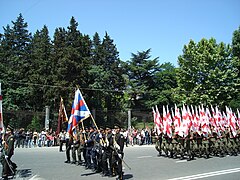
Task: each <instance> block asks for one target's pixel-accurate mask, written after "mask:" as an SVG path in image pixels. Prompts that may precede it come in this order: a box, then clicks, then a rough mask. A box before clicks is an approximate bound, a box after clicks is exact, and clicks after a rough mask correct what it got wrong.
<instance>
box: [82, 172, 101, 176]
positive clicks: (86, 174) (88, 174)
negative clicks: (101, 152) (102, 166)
mask: <svg viewBox="0 0 240 180" xmlns="http://www.w3.org/2000/svg"><path fill="white" fill-rule="evenodd" d="M93 174H97V173H95V172H91V173H85V174H81V176H90V175H93Z"/></svg>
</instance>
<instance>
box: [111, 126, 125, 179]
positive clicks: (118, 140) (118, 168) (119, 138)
mask: <svg viewBox="0 0 240 180" xmlns="http://www.w3.org/2000/svg"><path fill="white" fill-rule="evenodd" d="M114 128H115V132H116V134H115V135H114V144H113V145H114V159H115V172H116V173H117V174H118V179H119V180H122V179H123V171H122V160H123V155H124V153H123V149H124V136H123V134H122V133H121V132H120V130H121V129H120V127H119V126H115V127H114Z"/></svg>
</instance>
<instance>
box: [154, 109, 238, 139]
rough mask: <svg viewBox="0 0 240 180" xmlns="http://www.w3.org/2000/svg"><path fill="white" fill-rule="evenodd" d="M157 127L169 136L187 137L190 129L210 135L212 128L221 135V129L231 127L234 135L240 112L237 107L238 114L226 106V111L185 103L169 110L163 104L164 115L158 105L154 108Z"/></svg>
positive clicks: (158, 131) (159, 131)
mask: <svg viewBox="0 0 240 180" xmlns="http://www.w3.org/2000/svg"><path fill="white" fill-rule="evenodd" d="M152 110H153V117H154V118H153V119H154V124H155V128H156V131H157V133H158V134H160V133H164V134H167V136H168V137H172V136H173V130H174V133H175V134H178V135H179V136H181V137H186V136H187V135H188V134H189V131H193V132H197V133H198V134H199V135H204V136H208V135H209V134H211V129H212V130H213V131H214V132H216V133H217V134H218V135H219V136H221V131H225V130H226V128H230V131H231V132H232V135H233V136H234V137H235V136H236V135H237V128H240V113H239V110H238V109H237V115H236V113H234V112H233V111H232V110H231V108H229V107H227V106H226V110H225V111H220V110H219V108H218V107H217V106H216V107H215V108H214V107H213V106H211V107H210V108H209V107H206V108H204V107H203V105H201V106H195V107H193V106H187V105H183V106H182V107H181V108H178V107H177V106H176V105H175V108H174V110H173V109H171V111H170V110H169V108H168V106H163V113H162V116H161V115H160V113H159V110H158V107H157V106H155V108H154V107H153V108H152Z"/></svg>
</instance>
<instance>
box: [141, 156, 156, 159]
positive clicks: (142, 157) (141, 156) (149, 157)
mask: <svg viewBox="0 0 240 180" xmlns="http://www.w3.org/2000/svg"><path fill="white" fill-rule="evenodd" d="M150 157H152V156H139V157H137V158H139V159H142V158H150Z"/></svg>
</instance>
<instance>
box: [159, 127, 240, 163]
mask: <svg viewBox="0 0 240 180" xmlns="http://www.w3.org/2000/svg"><path fill="white" fill-rule="evenodd" d="M172 129H173V133H172V134H173V135H172V136H171V137H169V136H168V135H167V134H163V132H161V133H159V135H158V136H157V142H156V146H155V147H156V150H157V151H158V152H159V156H165V157H169V158H174V159H175V158H180V159H181V160H183V159H186V158H187V160H188V161H190V160H193V159H194V158H195V157H198V158H201V157H204V158H209V157H210V156H218V157H224V156H227V155H230V156H237V155H238V154H239V153H240V129H239V128H238V127H237V135H235V136H233V133H232V131H231V129H230V128H226V129H225V130H224V131H223V130H221V131H218V132H216V131H215V130H214V127H211V132H209V133H203V132H202V131H201V128H200V131H196V132H194V131H192V130H189V132H188V135H187V136H185V137H181V136H179V135H178V133H176V132H174V126H173V127H172Z"/></svg>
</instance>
